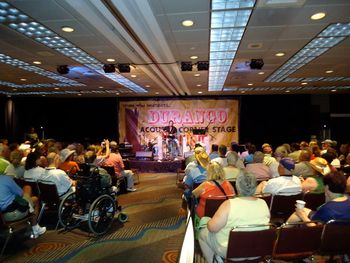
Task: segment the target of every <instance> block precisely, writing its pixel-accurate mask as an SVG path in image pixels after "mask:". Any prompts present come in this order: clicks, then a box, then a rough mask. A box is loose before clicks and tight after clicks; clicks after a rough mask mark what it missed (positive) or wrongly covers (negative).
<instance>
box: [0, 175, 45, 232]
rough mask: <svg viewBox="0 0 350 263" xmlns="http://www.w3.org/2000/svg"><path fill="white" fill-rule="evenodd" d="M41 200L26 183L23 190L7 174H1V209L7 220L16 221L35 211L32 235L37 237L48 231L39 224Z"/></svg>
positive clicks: (32, 221) (32, 220)
mask: <svg viewBox="0 0 350 263" xmlns="http://www.w3.org/2000/svg"><path fill="white" fill-rule="evenodd" d="M39 207H40V205H39V200H38V198H37V197H35V196H32V189H31V187H30V186H28V185H26V186H24V187H23V190H22V189H21V188H20V187H19V186H18V185H17V184H16V183H15V182H14V181H13V179H12V178H11V177H9V176H6V175H0V209H1V213H2V214H3V218H4V220H5V221H16V220H19V219H22V218H24V217H26V216H27V215H28V213H33V215H34V216H33V217H32V219H31V224H32V233H33V235H32V237H33V238H37V237H38V236H39V235H42V234H44V233H45V232H46V227H41V226H39V224H38V221H37V218H38V215H39Z"/></svg>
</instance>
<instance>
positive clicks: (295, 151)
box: [288, 142, 301, 163]
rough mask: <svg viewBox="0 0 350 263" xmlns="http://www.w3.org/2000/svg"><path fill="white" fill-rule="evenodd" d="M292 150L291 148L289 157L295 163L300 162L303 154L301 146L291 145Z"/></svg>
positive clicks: (294, 143)
mask: <svg viewBox="0 0 350 263" xmlns="http://www.w3.org/2000/svg"><path fill="white" fill-rule="evenodd" d="M290 148H291V153H289V154H288V157H289V158H292V159H293V160H294V162H295V163H297V162H299V156H300V153H301V150H300V144H299V143H297V142H293V143H292V144H291V145H290Z"/></svg>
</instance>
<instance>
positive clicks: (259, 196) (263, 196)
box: [255, 194, 272, 209]
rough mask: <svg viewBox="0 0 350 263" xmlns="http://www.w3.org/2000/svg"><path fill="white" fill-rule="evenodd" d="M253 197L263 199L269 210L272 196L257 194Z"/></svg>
mask: <svg viewBox="0 0 350 263" xmlns="http://www.w3.org/2000/svg"><path fill="white" fill-rule="evenodd" d="M255 197H257V198H260V199H263V200H264V201H265V202H266V204H267V206H268V208H269V209H270V207H271V202H272V194H257V195H255Z"/></svg>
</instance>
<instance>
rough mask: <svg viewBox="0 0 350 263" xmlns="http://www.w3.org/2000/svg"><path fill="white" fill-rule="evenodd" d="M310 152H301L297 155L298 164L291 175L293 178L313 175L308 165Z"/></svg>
mask: <svg viewBox="0 0 350 263" xmlns="http://www.w3.org/2000/svg"><path fill="white" fill-rule="evenodd" d="M310 160H311V152H309V151H305V150H302V151H300V155H299V162H298V163H296V164H295V168H294V172H293V174H294V175H295V176H307V175H313V174H314V170H313V168H312V166H311V164H310Z"/></svg>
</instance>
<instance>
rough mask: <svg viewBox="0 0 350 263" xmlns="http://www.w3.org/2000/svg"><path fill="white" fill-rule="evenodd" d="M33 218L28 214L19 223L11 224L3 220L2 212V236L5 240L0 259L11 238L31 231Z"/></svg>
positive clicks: (0, 225)
mask: <svg viewBox="0 0 350 263" xmlns="http://www.w3.org/2000/svg"><path fill="white" fill-rule="evenodd" d="M31 218H32V215H31V214H29V213H28V215H27V216H26V217H25V218H22V219H20V220H17V221H11V222H8V221H7V222H6V221H5V220H4V219H3V216H2V213H1V212H0V236H1V237H4V238H5V242H4V245H3V246H2V249H1V254H0V257H2V255H3V254H4V251H5V249H6V246H7V244H8V242H9V240H10V238H11V237H12V236H13V235H15V234H18V233H23V234H24V233H25V232H27V231H28V233H29V231H30V230H31V223H30V222H31Z"/></svg>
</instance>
